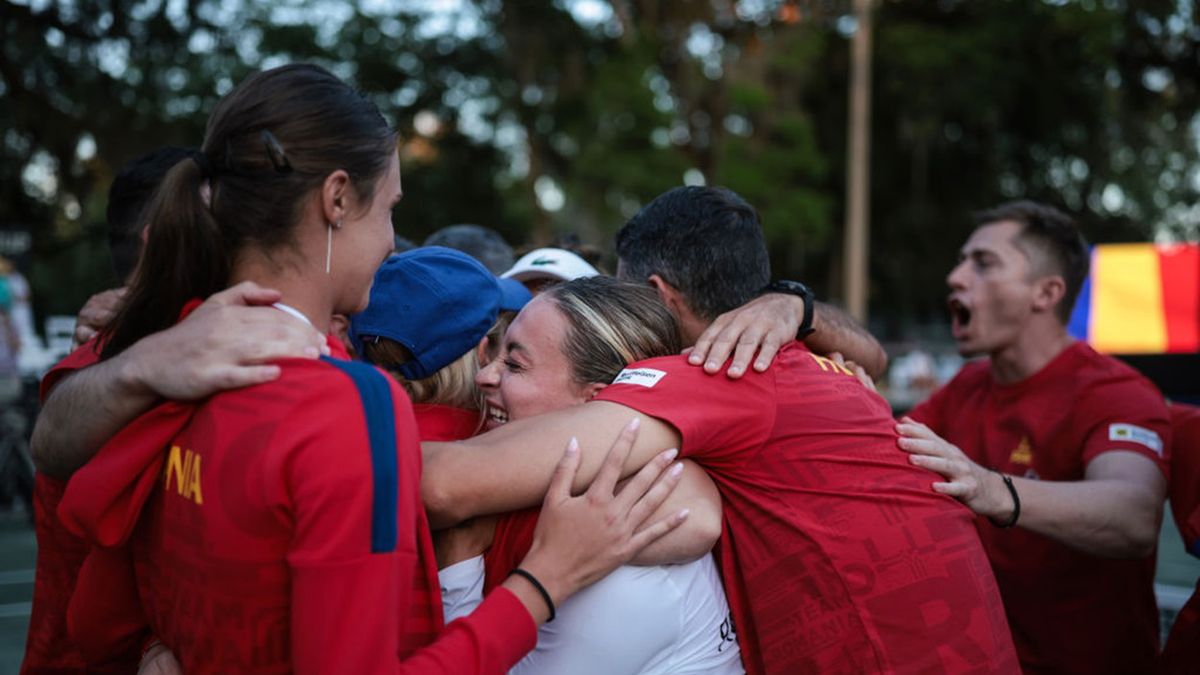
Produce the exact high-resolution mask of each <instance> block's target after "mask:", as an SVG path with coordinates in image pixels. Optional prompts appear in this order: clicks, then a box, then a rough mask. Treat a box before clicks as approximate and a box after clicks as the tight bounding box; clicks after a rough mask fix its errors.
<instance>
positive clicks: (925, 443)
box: [896, 437, 948, 457]
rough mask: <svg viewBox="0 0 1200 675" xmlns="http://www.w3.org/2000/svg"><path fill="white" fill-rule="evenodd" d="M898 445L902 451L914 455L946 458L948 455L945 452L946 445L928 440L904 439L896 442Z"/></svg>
mask: <svg viewBox="0 0 1200 675" xmlns="http://www.w3.org/2000/svg"><path fill="white" fill-rule="evenodd" d="M896 445H897V446H898V447H899V448H900V449H901V450H903V451H905V452H907V453H911V454H914V455H929V456H932V457H944V456H946V455H947V454H948V453H947V452H945V449H944V444H942V443H939V442H937V441H934V440H930V439H927V438H906V437H902V438H900V439H898V440H897V441H896Z"/></svg>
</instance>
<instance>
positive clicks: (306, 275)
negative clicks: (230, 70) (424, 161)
mask: <svg viewBox="0 0 1200 675" xmlns="http://www.w3.org/2000/svg"><path fill="white" fill-rule="evenodd" d="M400 196H401V184H400V169H399V164H398V158H397V152H396V137H395V134H394V133H393V132H392V131H391V130H390V129H389V128H388V126H387V124H386V123H385V121H384V120H383V118H382V116H381V115H380V114H379V111H378V110H377V109H376V108H375V106H374V105H373V104H372V103H370V102H369V101H368V100H367V99H365V98H363V97H362V96H361V95H359V94H358V93H356V92H354V91H353V90H352V89H350V88H349V87H348V86H346V85H345V84H344V83H342V82H341V81H339V80H338V79H337V78H336V77H334V76H333V75H331V74H330V73H328V72H327V71H325V70H323V69H321V68H318V67H315V66H310V65H293V66H285V67H281V68H276V69H273V70H268V71H265V72H261V73H258V74H256V75H253V76H251V77H250V78H248V79H247V80H245V81H244V82H242V83H241V84H240V85H238V86H237V87H236V88H235V89H234V90H233V91H232V92H230V94H229V95H227V96H226V97H225V98H224V99H222V100H221V102H220V103H219V104H218V105H217V106H216V108H215V109H214V110H213V113H212V116H211V117H210V119H209V122H208V127H207V131H206V135H205V139H204V143H203V146H202V148H201V152H200V154H199V155H198V156H197V157H196V158H195V159H189V160H185V161H183V162H181V163H180V164H178V165H177V166H175V167H174V168H173V169H172V170H171V172H170V173H169V175H168V176H167V178H166V179H165V182H164V184H163V186H162V187H161V188H160V191H159V193H158V194H157V196H156V198H155V200H154V202H153V203H152V205H151V208H150V211H149V215H148V218H147V220H148V222H149V230H148V239H147V242H146V249H145V253H144V259H143V262H142V264H141V266H140V267H139V268H138V271H137V274H136V276H135V279H134V281H133V283H132V284H131V286H130V289H129V291H128V295H127V297H126V302H125V305H124V306H123V308H122V310H121V312H120V313H119V314H118V315H117V316H116V318H115V319H114V321H113V323H112V325H111V328H110V329H109V330H108V331H107V333H106V335H105V337H104V347H103V350H102V357H103V358H105V359H108V358H112V357H114V356H115V355H117V354H120V353H121V352H122V350H124V349H127V348H128V347H129V346H130V345H132V344H134V343H135V342H136V341H137V340H139V339H140V338H142V337H144V336H146V335H149V334H150V333H152V332H155V331H159V330H162V329H164V328H167V327H169V326H171V325H172V324H174V323H175V322H176V321H178V320H180V318H181V317H182V316H184V315H186V314H187V313H188V312H189V311H190V309H191V308H192V307H193V306H194V304H195V302H196V301H197V300H199V299H202V298H204V297H206V296H208V295H210V294H212V293H214V292H216V291H218V290H220V289H223V288H226V287H227V286H229V285H231V284H234V283H238V282H241V281H253V282H256V283H259V284H262V285H264V286H267V287H270V288H275V289H278V290H279V291H280V292H281V293H282V301H281V302H278V303H276V304H275V307H276V308H277V309H278V310H279V321H280V322H287V321H298V322H304V323H308V324H311V325H313V326H314V327H316V328H317V329H318V330H320V331H321V332H324V333H327V332H328V329H329V321H330V317H331V315H332V314H334V313H343V314H351V313H354V312H356V311H358V310H361V309H362V308H363V307H365V306H366V304H367V298H368V294H369V291H370V288H371V281H372V278H373V275H374V274H375V270H376V268H377V267H378V266H379V264H380V263H381V262H382V261H383V260H384V259H385V258H386V257H387V255H388V254H389V253H390V252H391V248H392V236H393V230H392V224H391V211H392V208H393V207H394V206H395V204H396V202H397V201H399V199H400ZM329 347H330V349H331V350H332V352H333V353H334V356H335V357H338V356H341V357H342V358H344V356H345V352H344V350H343V349H342V348H341V346H340V345H339V344H337V342H336V341H335V340H330V345H329ZM279 365H280V367H281V371H282V374H281V375H280V377H279V378H278V379H276V380H275V381H272V382H269V383H266V384H260V385H255V386H251V387H247V388H243V389H238V390H233V391H229V392H225V393H221V394H218V395H216V396H213V397H211V398H207V399H204V400H201V401H196V402H190V403H182V402H166V403H164V404H162V405H160V406H158V407H156V408H154V409H153V410H151V411H150V412H148V413H146V414H145V415H143V416H142V417H139V418H138V419H136V420H135V421H134V422H133V423H131V424H130V425H128V426H127V427H126V428H125V429H123V430H122V431H121V432H120V433H119V434H118V435H117V436H116V437H115V438H113V439H112V440H111V441H110V442H109V443H108V444H107V445H106V446H105V447H104V448H102V449H101V450H100V452H99V453H98V454H97V455H96V457H95V458H94V459H93V460H92V461H91V462H89V463H88V464H87V465H86V466H85V467H84V468H82V469H80V470H79V471H78V472H76V473H75V475H74V477H73V478H72V480H71V483H70V484H69V486H68V488H67V493H66V495H65V496H64V498H63V502H62V505H61V507H60V510H59V513H60V515H61V516H62V518H63V521H64V523H65V524H66V526H67V527H68V528H69V529H71V530H73V531H74V532H75V533H77V534H80V535H83V536H85V537H87V538H88V539H89V540H90V541H92V542H93V543H94V544H96V545H97V547H96V548H95V549H94V551H93V553H92V555H91V557H90V558H89V559H88V561H87V563H85V565H84V569H83V571H82V572H81V574H80V580H79V588H78V590H77V592H76V597H75V598H73V600H72V608H71V618H70V629H71V632H72V636H73V637H75V638H76V639H77V640H79V642H80V645H81V647H82V649H83V650H84V651H85V653H86V654H87V656H88V657H89V658H90V659H92V660H94V661H96V662H100V661H103V660H104V659H105V658H106V657H107V656H108V655H109V654H111V653H114V651H120V648H122V647H124V648H127V647H128V646H129V644H130V643H131V642H132V643H138V642H142V643H144V642H146V641H148V640H149V638H150V637H151V636H153V637H154V638H156V639H157V640H159V641H161V642H162V644H163V645H164V646H165V647H167V648H168V649H169V650H170V651H171V652H173V653H174V654H175V655H176V656H177V657H178V658H179V661H180V663H181V664H182V667H183V670H184V672H186V673H188V675H194V674H200V673H228V672H247V673H255V672H300V673H337V672H353V673H377V672H378V673H387V672H420V673H433V672H455V673H469V672H503V671H506V670H507V669H508V668H509V667H511V665H512V664H513V663H515V662H516V661H517V660H518V659H519V658H520V657H521V655H523V654H524V653H525V652H526V651H528V650H529V649H530V648H532V646H533V644H534V641H535V639H536V625H537V624H539V623H541V622H543V621H545V620H547V619H550V618H552V617H553V615H554V607H555V605H557V604H558V603H561V602H562V600H564V599H565V598H566V597H567V596H569V595H571V594H572V593H574V592H575V591H577V590H579V589H580V588H582V587H583V586H585V585H587V584H589V583H591V582H593V581H595V580H596V579H598V578H600V577H602V576H604V575H605V574H607V573H608V572H609V571H611V570H612V569H614V568H615V567H616V566H617V565H619V564H621V563H623V562H624V561H626V560H628V559H629V558H630V557H631V556H632V555H633V554H634V553H635V552H636V551H637V550H639V549H640V548H641V547H643V546H644V545H646V544H647V543H649V542H650V541H652V540H654V539H656V538H657V537H659V536H661V535H662V534H664V533H665V532H667V531H668V530H669V529H671V528H672V527H674V526H675V525H677V524H678V523H679V522H680V521H681V518H679V517H672V518H669V519H665V520H659V521H656V522H654V523H652V524H647V525H646V526H645V527H643V521H645V520H646V519H647V516H648V515H649V514H651V513H653V511H654V509H655V508H657V505H658V504H659V503H660V502H661V500H662V498H663V497H664V496H665V494H666V493H667V492H669V491H670V489H671V488H672V487H673V485H674V483H675V481H676V480H677V475H678V472H677V471H676V470H674V469H672V471H670V472H667V474H666V476H665V477H664V478H662V479H659V478H658V476H659V474H660V473H661V472H662V471H663V469H665V468H666V467H667V466H668V465H669V464H670V457H671V456H673V455H672V454H671V453H663V454H662V455H661V456H660V457H659V458H657V459H656V460H655V461H653V462H651V463H649V464H647V466H646V467H645V469H644V470H643V471H642V472H641V473H639V474H638V476H637V477H636V478H635V479H634V481H633V482H632V484H631V485H629V486H627V487H626V488H625V489H624V490H622V491H621V493H620V494H619V495H616V496H614V494H613V492H614V490H613V484H614V483H615V480H616V476H617V474H618V473H619V471H620V467H621V464H622V463H623V461H624V459H625V457H626V456H627V454H628V451H629V448H630V446H631V443H632V439H633V436H635V435H636V427H632V428H631V429H629V430H627V431H626V432H625V433H623V434H622V435H621V437H620V438H619V439H618V440H617V441H616V442H615V443H614V445H613V451H612V453H611V457H610V460H609V461H608V468H607V469H606V471H607V473H605V472H602V473H601V478H599V479H597V481H596V482H595V484H594V486H593V487H592V488H591V489H589V491H588V493H586V494H584V495H583V496H581V497H572V496H571V494H570V485H571V481H572V478H573V476H574V473H575V468H576V467H577V466H578V462H579V455H578V452H577V450H576V449H575V448H576V446H575V445H574V444H572V447H571V448H568V450H567V452H566V453H565V455H564V458H563V462H562V464H561V466H560V471H559V474H558V475H557V476H556V478H555V480H554V482H553V484H552V485H551V489H550V492H549V494H548V495H547V499H546V505H545V509H544V511H543V514H542V517H541V520H540V524H539V532H538V535H537V537H536V541H535V543H534V546H533V548H532V549H531V551H530V553H529V554H528V555H527V556H526V557H525V558H524V560H523V561H522V562H521V564H520V566H519V568H518V569H517V570H515V572H514V574H513V575H511V576H510V577H509V578H508V579H507V580H505V581H504V583H503V584H502V586H501V587H500V588H498V589H497V590H496V591H495V592H493V593H492V594H490V595H489V596H488V598H487V599H485V601H484V602H483V604H482V605H480V607H479V608H478V609H477V610H476V612H474V613H473V614H472V615H470V616H469V617H466V618H464V619H461V620H458V621H455V622H453V623H452V624H451V625H450V626H448V627H446V628H445V629H444V630H442V625H441V616H440V614H441V608H440V605H439V602H438V596H437V586H436V577H433V576H431V574H430V570H432V569H433V565H432V564H431V559H430V556H431V555H432V552H431V546H430V542H429V539H428V535H427V534H423V533H426V532H427V526H426V523H425V514H424V511H423V509H422V505H421V499H420V491H419V481H420V470H421V464H420V454H419V448H418V444H417V431H416V426H415V424H414V421H413V414H412V407H411V404H410V403H409V400H408V398H407V397H406V396H405V395H404V393H403V391H402V390H401V389H399V388H398V387H397V386H396V384H395V383H394V382H392V381H391V380H390V379H389V378H388V377H387V376H386V375H384V374H383V373H382V372H380V371H378V370H376V369H374V368H372V367H370V366H367V365H365V364H360V363H351V362H349V361H344V360H339V359H338V358H323V359H321V360H307V359H293V360H285V361H282V362H280V364H279ZM638 530H641V531H640V532H637V531H638ZM635 532H637V533H636V534H635Z"/></svg>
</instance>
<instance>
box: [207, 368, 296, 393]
mask: <svg viewBox="0 0 1200 675" xmlns="http://www.w3.org/2000/svg"><path fill="white" fill-rule="evenodd" d="M282 372H283V370H282V369H281V368H280V367H279V366H273V365H261V366H231V367H228V368H223V369H220V370H217V371H214V372H213V373H212V374H211V375H210V376H209V379H208V383H207V384H208V386H207V387H203V388H204V389H206V390H213V391H223V390H226V389H240V388H241V387H249V386H252V385H255V384H262V383H264V382H270V381H272V380H275V379H278V377H279V375H280V374H281V373H282Z"/></svg>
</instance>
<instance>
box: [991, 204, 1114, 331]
mask: <svg viewBox="0 0 1200 675" xmlns="http://www.w3.org/2000/svg"><path fill="white" fill-rule="evenodd" d="M1003 221H1011V222H1014V223H1017V224H1018V225H1020V226H1021V232H1020V234H1018V235H1017V237H1018V239H1020V240H1021V243H1025V244H1030V245H1032V246H1035V247H1037V248H1038V249H1040V250H1041V251H1042V252H1043V253H1045V254H1046V258H1047V260H1048V261H1049V262H1050V264H1051V265H1053V268H1054V269H1053V270H1051V271H1052V273H1055V274H1059V275H1060V276H1062V278H1063V282H1064V283H1065V284H1066V287H1067V291H1066V293H1065V294H1064V295H1063V298H1062V300H1061V301H1060V302H1059V304H1058V306H1057V307H1055V308H1054V313H1055V314H1056V315H1057V316H1058V318H1059V320H1060V321H1062V322H1063V324H1066V323H1067V322H1068V321H1070V320H1071V311H1072V310H1073V309H1074V308H1075V299H1076V298H1077V297H1079V289H1081V288H1082V287H1083V282H1084V280H1085V279H1087V275H1088V267H1089V262H1090V258H1091V256H1090V254H1089V252H1088V244H1087V241H1086V240H1085V239H1084V238H1083V234H1082V233H1080V231H1079V227H1078V226H1077V225H1076V224H1075V220H1074V219H1073V218H1071V217H1070V216H1068V215H1067V214H1065V213H1063V212H1062V211H1059V210H1058V209H1056V208H1054V207H1053V206H1049V205H1047V204H1039V203H1038V202H1034V201H1030V200H1021V201H1014V202H1006V203H1004V204H1000V205H999V206H994V207H992V208H990V209H987V210H986V211H979V212H978V213H976V214H975V225H976V227H982V226H984V225H990V224H992V223H999V222H1003Z"/></svg>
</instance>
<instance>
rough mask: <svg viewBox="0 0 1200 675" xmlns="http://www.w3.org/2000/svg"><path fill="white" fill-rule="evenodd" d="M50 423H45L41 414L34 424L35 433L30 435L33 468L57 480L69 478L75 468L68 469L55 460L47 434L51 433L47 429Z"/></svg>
mask: <svg viewBox="0 0 1200 675" xmlns="http://www.w3.org/2000/svg"><path fill="white" fill-rule="evenodd" d="M48 426H49V425H48V424H46V423H44V422H43V420H42V418H41V417H40V416H39V417H38V421H37V423H35V424H34V426H33V433H32V434H31V435H30V437H29V456H30V458H31V459H32V460H33V468H34V469H36V470H37V472H38V473H40V474H44V475H46V476H50V477H51V478H55V479H57V480H67V479H69V478H70V477H71V474H72V473H73V472H74V470H73V469H68V468H67V467H64V466H62V465H61V463H60V462H57V461H55V453H54V452H52V451H51V450H50V448H51V443H50V439H48V438H47V435H48V434H49V433H50V432H49V431H48V429H47V427H48Z"/></svg>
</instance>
